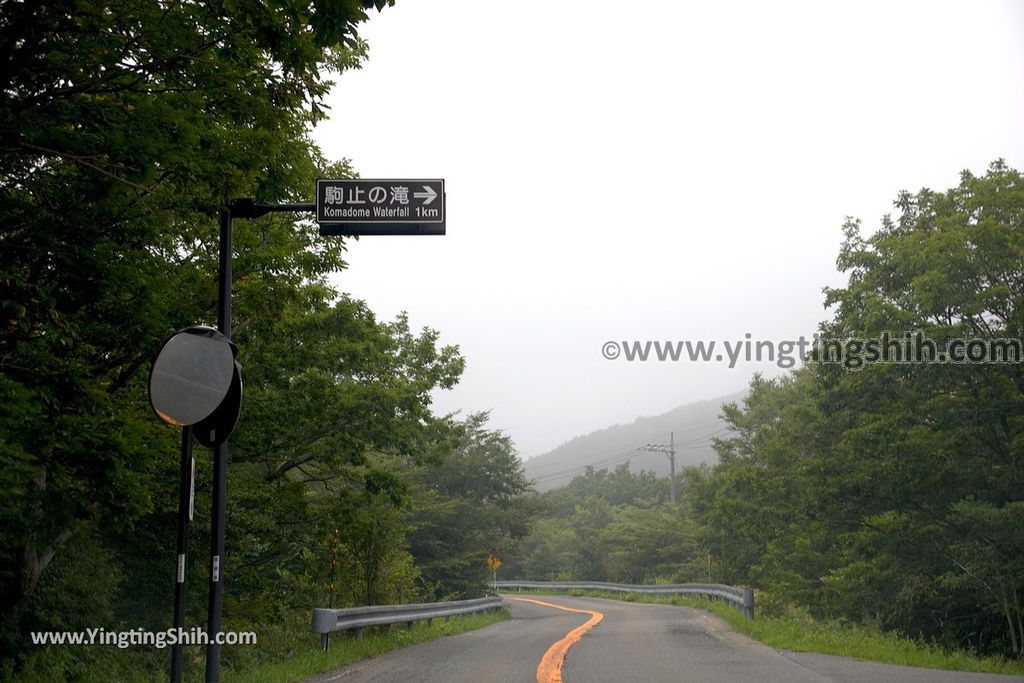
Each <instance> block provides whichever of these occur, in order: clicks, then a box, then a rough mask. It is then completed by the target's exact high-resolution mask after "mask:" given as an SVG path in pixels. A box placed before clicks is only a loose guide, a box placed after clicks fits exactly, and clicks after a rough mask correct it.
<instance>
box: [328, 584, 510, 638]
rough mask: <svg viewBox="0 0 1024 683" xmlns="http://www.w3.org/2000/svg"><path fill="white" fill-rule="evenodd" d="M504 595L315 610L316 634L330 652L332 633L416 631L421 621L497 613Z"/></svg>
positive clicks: (360, 633)
mask: <svg viewBox="0 0 1024 683" xmlns="http://www.w3.org/2000/svg"><path fill="white" fill-rule="evenodd" d="M501 605H502V600H501V596H500V595H490V596H488V597H486V598H476V599H474V600H453V601H451V602H422V603H418V604H413V605H374V606H372V607H347V608H345V609H320V608H315V609H314V610H313V632H314V633H319V634H320V646H321V647H322V648H323V650H324V652H326V651H327V646H328V644H329V642H330V641H329V638H330V634H332V633H336V632H338V631H355V632H356V637H357V638H362V636H363V629H364V628H366V627H367V626H391V625H393V624H407V625H408V627H409V628H412V625H413V623H415V622H417V621H424V620H425V621H426V622H427V623H430V621H431V620H433V619H438V618H440V617H445V618H448V617H453V616H458V615H462V614H472V613H474V612H486V611H488V610H497V609H499V608H500V607H501Z"/></svg>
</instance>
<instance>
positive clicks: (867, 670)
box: [312, 596, 1024, 683]
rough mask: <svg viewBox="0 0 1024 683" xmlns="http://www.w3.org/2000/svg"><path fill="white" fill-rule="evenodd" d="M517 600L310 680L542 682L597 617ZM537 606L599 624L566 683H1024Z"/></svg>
mask: <svg viewBox="0 0 1024 683" xmlns="http://www.w3.org/2000/svg"><path fill="white" fill-rule="evenodd" d="M513 597H515V596H508V598H507V599H506V602H507V603H508V604H509V606H510V608H511V611H512V619H509V620H508V621H504V622H501V623H498V624H495V625H493V626H489V627H487V628H483V629H480V630H477V631H473V632H470V633H464V634H462V635H458V636H453V637H449V638H442V639H440V640H435V641H431V642H429V643H420V644H418V645H413V646H411V647H407V648H403V649H400V650H394V651H392V652H389V653H387V654H384V655H382V656H380V657H378V658H376V659H372V660H367V661H364V662H359V663H356V664H353V665H351V666H348V667H345V668H342V669H338V670H336V671H334V672H331V673H329V674H325V675H323V676H320V677H318V678H315V679H312V681H316V682H317V683H324V682H326V681H342V682H345V683H350V682H351V683H355V682H358V681H382V682H387V681H402V682H403V683H408V682H410V681H430V682H432V683H459V682H462V681H466V682H469V681H473V682H485V683H486V682H490V681H494V682H498V683H500V682H503V681H516V682H522V683H529V682H531V681H537V668H538V664H539V663H540V662H541V659H542V658H543V657H544V655H545V653H546V652H547V651H548V650H549V649H550V648H551V647H552V646H553V645H554V644H555V643H557V642H559V641H562V640H563V639H565V638H566V636H567V634H569V633H570V632H571V631H573V630H574V629H576V628H578V627H580V626H582V625H583V624H584V623H586V622H588V621H591V620H592V614H590V613H581V612H565V611H562V610H559V609H555V608H553V607H548V606H544V605H539V604H535V603H530V602H522V601H518V600H514V599H511V598H513ZM524 597H525V596H524ZM532 597H533V596H531V598H532ZM535 599H538V600H542V601H545V602H548V603H552V604H557V605H562V606H565V607H570V608H573V609H578V610H588V611H589V612H591V613H592V612H598V613H600V614H601V615H602V618H601V620H600V622H599V623H597V624H596V625H595V626H593V627H592V628H591V630H590V631H588V632H587V633H586V634H585V635H583V636H582V638H581V639H579V641H578V642H575V643H574V644H573V645H572V647H571V649H569V651H568V654H567V655H566V656H565V660H564V663H563V664H562V667H561V675H562V678H563V679H564V680H565V681H567V682H568V683H589V682H591V681H594V682H605V681H607V682H610V683H612V682H614V683H625V682H631V681H643V682H649V683H656V682H658V681H695V682H701V683H717V682H725V681H758V682H762V683H776V682H777V683H804V682H814V683H827V682H830V681H832V682H835V683H868V682H875V681H886V682H889V681H892V682H895V683H954V682H955V683H960V682H964V683H983V682H984V683H1009V682H1010V681H1019V682H1021V683H1024V677H1019V676H996V675H991V674H968V673H957V672H950V671H935V670H931V669H913V668H909V667H900V666H892V665H888V664H874V663H871V662H860V661H856V660H851V659H846V658H843V657H832V656H828V655H815V654H805V653H793V652H779V651H776V650H773V649H771V648H769V647H766V646H764V645H761V644H760V643H758V642H756V641H753V640H750V639H749V638H746V637H745V636H741V635H739V634H737V633H735V632H733V631H730V630H729V629H728V627H727V626H726V625H725V624H724V623H723V622H722V621H721V620H719V619H717V618H715V617H713V616H711V615H709V614H707V613H705V612H701V611H699V610H694V609H689V608H686V607H671V606H667V605H644V604H635V603H627V602H618V601H615V600H601V599H596V598H568V597H562V596H558V597H545V598H535Z"/></svg>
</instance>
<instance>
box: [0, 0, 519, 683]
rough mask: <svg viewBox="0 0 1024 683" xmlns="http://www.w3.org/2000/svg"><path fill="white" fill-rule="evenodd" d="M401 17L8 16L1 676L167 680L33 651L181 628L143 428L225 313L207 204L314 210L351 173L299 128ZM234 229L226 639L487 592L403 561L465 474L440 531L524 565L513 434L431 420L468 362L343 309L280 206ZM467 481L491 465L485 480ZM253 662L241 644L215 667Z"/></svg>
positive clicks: (0, 409) (57, 6)
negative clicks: (183, 353)
mask: <svg viewBox="0 0 1024 683" xmlns="http://www.w3.org/2000/svg"><path fill="white" fill-rule="evenodd" d="M388 4H391V3H390V2H388V1H385V0H315V1H313V2H310V1H309V0H306V1H302V0H284V1H283V2H273V3H270V4H260V3H237V2H227V3H222V2H214V3H198V4H197V3H152V2H143V1H141V0H128V1H127V2H119V3H116V4H113V5H111V4H110V3H96V2H88V1H87V2H74V3H71V2H58V3H20V4H14V5H11V6H9V7H8V6H5V8H4V11H3V13H2V15H0V46H2V47H0V54H2V56H3V58H4V63H5V70H4V74H3V76H2V77H0V80H2V81H3V86H4V87H3V88H0V134H2V137H3V140H4V145H3V149H2V150H0V178H2V183H0V186H2V188H3V189H2V190H0V226H2V227H0V433H2V434H3V435H4V438H3V439H0V486H2V487H3V491H4V494H5V495H4V500H3V503H2V504H0V595H2V600H0V666H3V667H5V668H6V669H8V670H11V671H19V672H20V673H21V674H24V675H27V676H30V677H31V675H33V674H32V672H36V673H37V674H38V676H39V677H42V678H49V679H62V678H63V679H66V678H77V679H82V680H89V679H90V677H93V678H95V677H96V676H97V675H98V674H97V672H99V671H110V672H122V673H124V677H125V678H130V677H131V675H132V674H131V673H129V672H135V673H137V674H138V675H140V676H141V677H143V678H149V677H151V676H149V675H148V673H149V672H150V671H153V670H157V671H159V670H162V669H163V664H162V663H161V664H154V662H155V659H154V657H155V655H154V654H153V653H148V654H147V653H140V652H123V651H117V652H105V653H100V651H99V650H94V651H92V652H89V651H86V650H83V649H82V648H78V649H75V648H66V649H62V648H55V649H51V650H46V651H39V650H33V649H32V648H30V647H29V646H28V644H27V635H28V633H29V631H33V630H51V629H59V630H76V629H87V628H93V627H103V628H107V629H110V630H122V629H127V628H147V629H153V630H156V629H164V628H166V627H167V625H168V622H169V618H170V605H171V595H172V589H173V586H174V544H175V530H176V513H177V486H178V481H177V480H178V472H177V461H178V457H177V453H178V449H179V435H178V433H177V431H176V430H174V429H171V428H169V427H167V426H165V425H162V424H161V423H159V422H158V421H157V420H156V419H155V418H154V416H153V415H152V414H151V410H150V408H149V405H148V400H147V396H146V391H147V379H148V378H147V372H146V371H147V369H148V367H149V365H150V363H151V361H152V360H153V358H154V356H155V355H156V353H157V352H158V350H159V348H160V346H161V345H162V343H163V342H164V341H165V340H166V339H167V338H168V337H169V336H170V335H171V334H172V333H174V332H175V331H176V330H178V329H181V328H183V327H185V326H188V325H194V324H204V323H205V324H210V323H212V322H213V320H214V311H215V304H216V296H217V295H216V278H217V260H218V221H217V207H218V206H219V205H221V204H222V203H223V202H224V201H225V200H227V199H229V198H232V197H237V196H255V197H256V198H257V199H258V200H259V201H266V202H281V201H307V200H308V199H309V196H310V194H311V192H312V190H313V188H314V185H315V180H316V178H318V177H323V176H332V177H351V176H353V175H354V172H353V170H352V169H351V168H350V167H349V165H348V163H347V162H344V161H342V162H340V163H334V164H332V163H328V161H327V160H325V159H324V158H323V157H322V155H321V153H320V151H319V150H318V149H317V148H316V146H315V145H314V144H312V141H311V139H310V137H309V131H310V129H311V127H312V126H313V125H314V124H316V122H317V121H319V120H320V119H322V118H323V116H324V105H323V98H324V97H325V95H326V94H327V92H328V89H329V87H330V85H331V83H330V80H329V78H330V77H331V76H332V74H335V73H338V72H341V71H344V70H346V69H353V68H358V67H359V66H360V64H361V63H362V61H363V59H364V58H365V54H366V45H365V44H364V43H363V42H362V40H361V39H360V38H359V37H358V34H357V30H356V29H357V26H358V24H359V23H361V22H362V21H364V20H366V19H367V18H368V14H367V12H368V10H370V9H371V8H374V7H376V8H377V9H378V10H379V9H381V8H382V7H384V6H385V5H388ZM234 228H235V234H234V254H233V279H232V283H231V287H232V295H233V304H234V306H233V320H232V327H233V333H234V341H235V342H236V343H237V344H238V346H239V361H240V362H241V363H242V366H243V378H244V384H245V398H244V405H243V410H242V418H241V421H240V423H239V425H238V428H237V430H236V432H235V434H234V436H233V437H232V441H231V446H230V466H229V473H228V486H229V489H228V490H229V495H228V519H229V524H228V537H227V552H226V556H225V558H224V560H225V568H224V574H225V576H226V577H227V582H228V585H229V587H228V589H227V591H226V597H225V628H230V629H235V630H244V629H246V628H247V627H251V628H253V629H254V630H257V631H261V630H262V631H264V632H273V633H276V632H277V629H281V628H285V626H282V625H287V626H288V627H293V626H294V623H293V620H294V615H296V614H300V613H301V614H305V615H306V617H305V618H304V620H305V619H308V611H309V609H310V608H311V607H313V606H315V605H326V604H327V603H328V601H329V600H330V599H331V598H332V596H333V599H334V603H335V604H336V605H339V606H341V605H350V604H365V603H374V602H395V601H410V600H414V599H416V598H418V597H421V595H423V594H424V593H428V592H429V593H438V594H456V593H468V592H472V591H477V592H478V591H479V590H481V587H482V585H483V581H485V580H486V574H485V573H484V572H483V571H481V569H482V563H475V564H474V565H473V571H472V572H471V571H469V565H468V564H467V565H465V566H463V567H445V566H443V564H439V563H438V561H437V558H436V557H428V556H426V555H424V558H423V561H422V566H423V569H422V570H421V568H420V561H419V559H418V558H416V557H414V556H413V555H412V553H411V552H410V549H411V548H412V547H413V543H415V544H416V546H417V547H419V548H423V547H427V546H430V545H432V544H434V542H435V539H433V538H431V537H430V536H429V535H428V534H427V533H426V532H425V531H424V530H423V529H424V528H426V525H424V527H423V528H421V527H419V526H416V524H417V523H418V521H423V520H426V519H427V518H429V514H428V513H427V512H424V511H425V510H426V508H427V507H429V505H426V503H427V501H424V503H425V505H422V506H420V505H418V501H417V500H416V497H417V496H419V495H420V494H421V493H423V491H424V490H425V488H426V487H429V486H431V485H432V484H433V483H438V482H443V481H447V480H450V485H448V486H444V487H434V489H432V490H433V494H432V495H433V497H432V498H431V499H430V501H429V503H430V504H434V505H436V506H437V507H438V508H439V509H446V510H449V512H448V513H446V514H445V515H438V516H435V517H434V518H433V523H434V524H435V530H439V529H441V528H443V527H448V526H455V525H461V526H462V527H463V528H464V530H465V533H463V535H462V536H461V537H460V539H459V543H466V542H470V541H472V542H473V543H474V544H478V545H484V541H486V542H487V544H488V545H489V547H491V548H498V549H500V548H506V547H511V544H512V543H514V540H515V539H516V538H517V537H519V536H521V535H522V534H523V533H525V525H526V524H527V522H528V519H529V514H530V509H529V507H528V506H527V505H525V504H524V503H523V493H524V492H525V490H526V484H525V481H524V480H523V478H522V473H521V471H520V470H519V469H518V461H517V460H516V459H515V456H514V454H513V453H512V450H511V442H510V441H509V439H508V437H507V436H504V435H502V434H500V433H498V432H493V431H488V430H486V429H485V427H484V419H483V418H482V417H478V418H473V420H471V421H470V422H468V423H467V424H461V423H457V422H455V421H454V420H452V419H450V418H446V417H437V416H435V415H434V414H433V411H432V409H431V396H432V393H433V392H435V391H437V390H442V389H447V388H451V387H452V386H454V384H455V383H456V382H457V381H458V378H459V376H460V375H461V373H462V369H463V364H464V362H463V359H462V357H461V356H460V355H459V352H458V349H457V348H456V347H453V346H442V345H441V344H440V343H439V335H438V333H437V332H436V331H433V330H430V329H424V330H421V331H418V332H417V331H414V330H411V329H410V327H409V323H408V319H407V317H406V316H405V315H404V314H403V315H401V316H399V317H398V318H397V319H396V320H394V321H390V322H384V321H379V320H377V319H376V317H375V316H374V315H373V313H372V312H371V311H370V310H369V309H368V308H367V307H366V305H365V304H364V303H363V302H360V301H355V300H352V299H349V298H347V297H344V296H340V295H339V293H338V292H336V291H334V290H333V289H332V288H331V286H330V285H329V283H328V276H329V274H331V273H332V272H335V271H337V270H340V269H342V268H344V267H345V262H344V260H343V255H344V242H343V241H342V240H341V239H323V238H321V237H320V236H319V234H318V230H317V228H316V226H315V225H313V224H311V223H309V222H305V221H300V222H297V221H296V220H295V219H294V218H292V217H290V216H285V215H282V214H271V215H268V216H264V217H262V218H258V219H252V220H248V219H247V220H238V221H236V222H235V226H234ZM196 457H197V464H198V472H197V485H196V506H195V511H196V517H195V520H194V522H193V527H192V533H191V547H192V552H191V554H190V564H189V568H188V574H189V601H188V602H189V605H190V613H189V615H188V619H187V623H189V624H201V623H203V621H204V618H205V609H204V603H205V598H206V595H205V592H206V591H205V588H206V587H205V579H206V571H207V567H206V560H205V549H206V548H207V547H208V546H209V536H208V534H209V531H208V530H209V510H210V499H209V490H210V483H211V482H210V478H211V462H210V457H209V454H208V453H207V451H206V449H203V448H197V449H196ZM432 468H437V471H436V472H434V473H432V472H431V470H432ZM477 468H491V469H488V470H486V474H485V476H484V478H482V479H480V480H479V482H477V479H475V478H478V477H477V472H476V470H477ZM478 483H479V486H484V485H486V486H490V487H491V488H492V490H493V493H491V494H487V493H485V492H483V490H482V489H481V488H479V486H478ZM474 486H476V487H477V488H473V487H474ZM463 487H466V488H465V491H463ZM480 513H486V524H485V525H481V526H480V527H479V529H477V528H476V527H474V525H473V524H472V519H473V517H472V516H471V515H477V514H480ZM418 515H419V516H420V517H421V519H419V520H417V522H414V521H413V518H415V517H417V516H418ZM481 519H483V516H482V517H481ZM413 530H415V533H412V532H413ZM470 532H473V533H475V534H476V536H474V535H473V533H470ZM336 533H337V540H336V547H335V548H334V552H333V553H332V550H331V548H332V546H333V545H335V535H336ZM491 544H493V545H491ZM452 547H453V548H455V551H456V552H459V553H465V552H468V551H467V549H466V548H465V547H463V546H459V545H458V544H455V545H454V546H452ZM483 552H484V555H486V549H484V550H483ZM332 555H334V556H336V560H337V564H335V565H334V568H333V571H332V569H331V564H330V558H331V557H332ZM426 575H429V581H426V580H425V579H424V578H423V577H424V576H426ZM332 583H333V586H332V585H331V584H332ZM305 628H306V626H305V624H303V625H302V627H301V630H305ZM272 639H273V638H272ZM284 640H288V639H287V638H285V639H284ZM289 642H291V641H289ZM270 649H271V650H274V648H270ZM275 651H276V650H275ZM283 652H284V650H282V651H279V652H277V654H282V653H283ZM160 654H162V653H160ZM193 655H194V656H196V657H199V656H200V653H198V652H195V653H190V655H189V656H190V657H191V656H193ZM253 656H255V655H253V653H251V652H246V651H243V650H239V649H232V648H226V649H225V659H224V661H225V665H226V666H227V667H228V668H232V667H235V668H237V667H245V666H247V665H248V664H247V662H248V661H249V658H251V657H253ZM193 664H194V662H192V664H190V666H192V665H193ZM107 680H109V678H108V679H107Z"/></svg>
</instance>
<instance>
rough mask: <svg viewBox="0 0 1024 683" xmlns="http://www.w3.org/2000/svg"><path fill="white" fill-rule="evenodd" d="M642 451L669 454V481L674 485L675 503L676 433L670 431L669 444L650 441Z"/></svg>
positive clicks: (673, 498)
mask: <svg viewBox="0 0 1024 683" xmlns="http://www.w3.org/2000/svg"><path fill="white" fill-rule="evenodd" d="M639 450H641V451H654V452H655V453H664V454H665V455H667V456H668V465H669V483H670V485H671V487H672V493H671V496H672V503H673V504H675V502H676V499H677V496H676V433H675V432H670V433H669V436H668V446H665V445H664V444H653V443H649V444H647V445H646V446H644V447H643V448H640V449H639Z"/></svg>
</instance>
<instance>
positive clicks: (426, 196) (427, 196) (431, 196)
mask: <svg viewBox="0 0 1024 683" xmlns="http://www.w3.org/2000/svg"><path fill="white" fill-rule="evenodd" d="M423 189H424V190H425V192H413V193H412V196H413V197H415V198H416V199H422V200H423V206H426V205H427V204H429V203H430V202H432V201H434V200H435V199H437V193H436V192H434V188H432V187H430V186H429V185H423Z"/></svg>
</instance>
